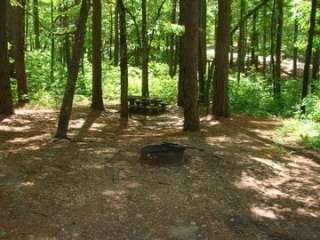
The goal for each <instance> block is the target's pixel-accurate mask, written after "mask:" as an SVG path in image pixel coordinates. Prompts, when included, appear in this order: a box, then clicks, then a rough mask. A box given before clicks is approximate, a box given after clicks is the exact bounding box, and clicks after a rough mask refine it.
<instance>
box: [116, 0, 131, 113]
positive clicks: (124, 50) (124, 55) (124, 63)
mask: <svg viewBox="0 0 320 240" xmlns="http://www.w3.org/2000/svg"><path fill="white" fill-rule="evenodd" d="M118 6H119V18H120V69H121V112H120V115H121V118H122V119H128V116H129V109H128V46H127V25H126V12H125V7H124V4H123V0H118Z"/></svg>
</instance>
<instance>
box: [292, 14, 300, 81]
mask: <svg viewBox="0 0 320 240" xmlns="http://www.w3.org/2000/svg"><path fill="white" fill-rule="evenodd" d="M298 31H299V25H298V19H297V18H296V19H295V20H294V32H293V44H294V45H293V72H292V75H293V77H297V75H298V47H297V42H298Z"/></svg>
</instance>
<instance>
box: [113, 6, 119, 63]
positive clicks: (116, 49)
mask: <svg viewBox="0 0 320 240" xmlns="http://www.w3.org/2000/svg"><path fill="white" fill-rule="evenodd" d="M113 52H114V53H113V54H114V56H113V65H114V66H116V67H117V66H118V65H119V6H118V3H117V2H116V7H115V11H114V51H113Z"/></svg>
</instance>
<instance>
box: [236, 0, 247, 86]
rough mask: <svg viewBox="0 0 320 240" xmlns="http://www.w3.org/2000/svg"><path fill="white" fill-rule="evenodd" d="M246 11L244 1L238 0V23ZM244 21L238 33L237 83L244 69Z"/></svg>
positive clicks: (241, 20)
mask: <svg viewBox="0 0 320 240" xmlns="http://www.w3.org/2000/svg"><path fill="white" fill-rule="evenodd" d="M245 12H246V1H245V0H241V1H240V23H241V22H243V18H244V15H245ZM245 48H246V23H245V22H244V23H243V24H240V33H239V41H238V76H237V80H238V83H239V82H240V74H241V72H244V69H245V59H246V50H245Z"/></svg>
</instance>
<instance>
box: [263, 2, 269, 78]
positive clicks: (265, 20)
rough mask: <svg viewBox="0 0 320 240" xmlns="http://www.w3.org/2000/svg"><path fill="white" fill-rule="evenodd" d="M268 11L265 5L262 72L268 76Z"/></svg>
mask: <svg viewBox="0 0 320 240" xmlns="http://www.w3.org/2000/svg"><path fill="white" fill-rule="evenodd" d="M267 9H268V6H267V5H265V6H264V8H263V40H262V41H263V43H262V44H263V60H262V61H263V62H262V72H263V75H264V76H265V75H266V71H267V31H268V24H267Z"/></svg>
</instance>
